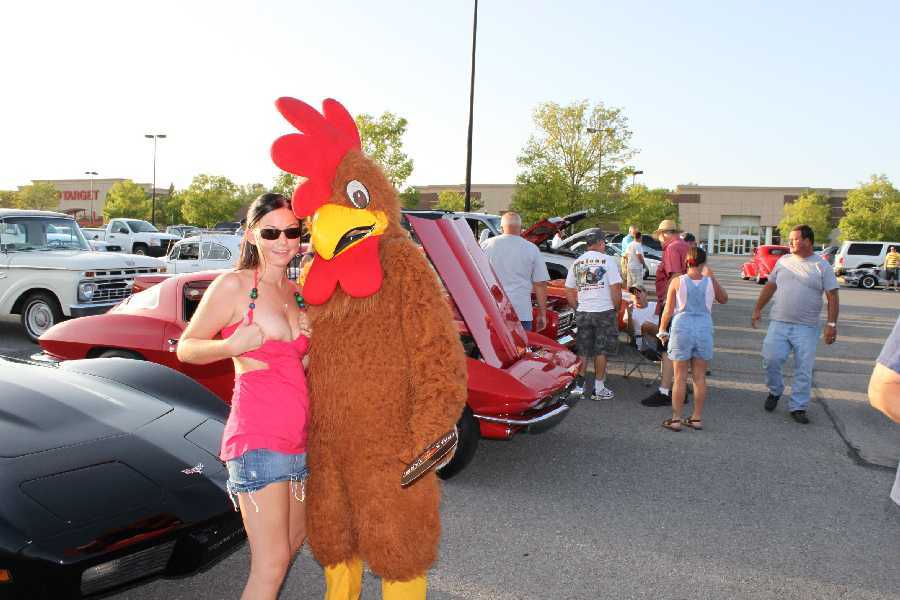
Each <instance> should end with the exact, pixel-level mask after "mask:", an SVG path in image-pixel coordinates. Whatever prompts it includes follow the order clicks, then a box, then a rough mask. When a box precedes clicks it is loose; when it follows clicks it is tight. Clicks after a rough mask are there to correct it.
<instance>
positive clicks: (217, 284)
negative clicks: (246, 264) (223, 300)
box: [209, 270, 252, 296]
mask: <svg viewBox="0 0 900 600" xmlns="http://www.w3.org/2000/svg"><path fill="white" fill-rule="evenodd" d="M250 285H252V281H250V278H249V276H248V274H247V271H238V270H234V271H228V272H227V273H223V274H221V275H219V276H218V277H216V278H215V280H213V282H212V284H210V286H209V294H215V295H217V296H218V295H223V296H224V295H226V294H228V295H232V294H237V293H239V292H240V291H241V290H243V289H245V288H248V286H250Z"/></svg>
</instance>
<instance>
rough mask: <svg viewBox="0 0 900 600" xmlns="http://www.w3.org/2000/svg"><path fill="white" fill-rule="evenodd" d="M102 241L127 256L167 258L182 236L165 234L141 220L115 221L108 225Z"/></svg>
mask: <svg viewBox="0 0 900 600" xmlns="http://www.w3.org/2000/svg"><path fill="white" fill-rule="evenodd" d="M101 239H102V241H104V242H107V243H109V244H114V245H116V246H119V247H121V248H122V252H125V253H126V254H140V255H146V256H165V255H167V254H168V253H169V248H171V246H172V244H174V243H175V242H177V241H178V240H180V239H181V236H177V235H172V234H170V233H163V232H161V231H159V230H158V229H157V228H156V227H155V226H154V225H153V224H152V223H149V222H147V221H142V220H140V219H113V220H111V221H110V222H109V223H108V224H107V225H106V230H105V234H104V235H103V236H102V237H101Z"/></svg>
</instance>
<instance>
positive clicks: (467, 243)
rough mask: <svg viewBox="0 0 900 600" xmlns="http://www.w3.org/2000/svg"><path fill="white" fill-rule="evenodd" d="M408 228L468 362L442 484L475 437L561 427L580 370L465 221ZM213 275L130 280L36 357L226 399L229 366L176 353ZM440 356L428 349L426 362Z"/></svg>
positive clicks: (62, 327) (416, 222)
mask: <svg viewBox="0 0 900 600" xmlns="http://www.w3.org/2000/svg"><path fill="white" fill-rule="evenodd" d="M409 221H410V224H411V225H412V227H413V229H414V231H415V234H416V237H417V238H418V240H419V241H420V242H421V244H422V246H423V248H424V249H425V251H426V253H427V255H428V257H429V259H430V260H431V262H432V264H433V265H434V267H435V270H436V271H437V272H438V274H439V275H440V278H441V280H442V281H443V283H444V287H445V288H446V290H447V292H448V294H449V297H450V298H452V301H453V305H454V308H455V313H456V315H457V323H458V326H459V330H460V338H461V340H462V343H463V346H464V348H465V350H466V354H467V356H468V388H469V397H468V403H467V406H466V409H465V410H464V412H463V415H462V418H461V419H460V422H459V424H458V426H459V436H460V445H459V449H458V450H457V453H456V456H455V457H454V458H453V460H452V461H451V462H450V463H449V464H448V465H447V466H445V467H444V468H443V469H442V470H441V472H440V474H441V476H442V477H450V476H452V475H453V474H455V473H457V472H458V471H460V470H462V468H463V467H465V465H466V464H468V462H469V461H471V459H472V457H473V456H474V454H475V450H476V448H477V444H478V440H479V438H480V437H486V438H492V439H509V438H511V437H512V436H513V435H515V434H516V433H518V432H523V431H530V432H532V433H537V432H540V431H545V430H547V429H550V428H552V427H553V426H555V425H556V424H558V423H559V422H560V421H562V419H563V418H565V416H566V415H567V413H568V412H569V410H570V408H571V407H572V406H574V404H575V402H577V400H578V397H572V398H571V399H570V398H569V390H570V388H571V387H572V384H573V382H574V377H575V374H576V373H577V370H578V367H579V366H580V363H579V360H578V358H577V357H576V356H575V355H574V354H572V352H570V351H569V350H568V349H567V348H566V347H564V346H562V345H560V344H558V343H556V342H555V341H553V340H551V339H549V338H546V337H544V336H542V335H540V334H536V333H531V332H526V331H525V330H524V329H522V326H521V324H520V323H519V321H518V319H517V317H516V314H515V310H514V309H513V308H512V305H511V304H510V302H509V299H508V298H507V297H506V295H505V294H504V292H503V289H502V288H501V287H500V284H499V282H498V281H497V279H496V277H495V276H494V273H493V271H492V270H491V268H490V265H489V263H488V260H487V257H486V256H485V255H484V253H483V252H482V251H481V248H480V247H479V246H478V245H477V244H476V243H475V240H474V238H473V237H472V234H471V232H470V231H469V230H468V226H467V225H466V224H465V222H463V221H457V220H453V219H450V218H445V217H442V216H439V215H438V214H436V218H423V217H410V218H409ZM220 273H222V271H206V272H200V273H185V274H183V275H176V276H172V277H164V276H162V277H152V278H142V279H138V280H136V282H135V284H136V285H135V289H136V290H141V291H136V293H134V294H133V295H132V296H131V297H130V298H128V299H127V300H125V301H123V302H122V303H121V304H119V305H117V306H115V307H114V308H113V309H112V310H110V311H109V312H108V313H106V314H103V315H97V316H91V317H83V318H79V319H72V320H70V321H64V322H62V323H59V324H58V325H56V326H54V327H52V328H51V329H50V330H48V331H47V332H46V333H45V334H44V335H42V336H41V338H40V344H41V347H42V348H43V350H44V354H43V356H42V358H43V360H51V361H53V360H55V361H62V360H70V359H80V358H94V357H98V356H107V357H108V356H118V357H123V358H134V359H143V360H149V361H153V362H157V363H160V364H163V365H166V366H169V367H171V368H173V369H176V370H178V371H181V372H183V373H185V374H187V375H188V376H190V377H192V378H194V379H196V380H197V381H198V382H200V383H201V384H203V385H204V386H206V387H207V388H209V389H210V390H212V391H213V392H214V393H215V394H216V395H218V396H219V397H220V398H222V400H223V401H225V402H228V401H229V400H230V398H231V393H232V388H233V385H234V367H233V363H232V362H231V361H230V360H227V361H219V362H216V363H213V364H209V365H203V366H197V365H189V364H185V363H182V362H181V361H179V360H178V358H177V356H176V354H175V348H176V346H177V344H178V339H179V337H180V336H181V333H182V332H183V331H184V329H185V328H186V327H187V324H188V321H189V320H190V318H191V316H192V315H193V313H194V310H196V308H197V305H198V304H199V302H200V299H201V298H202V296H203V293H204V292H205V291H206V289H207V287H209V284H210V283H211V282H212V280H213V279H215V278H216V277H217V276H218V275H219V274H220ZM313 340H314V341H313V343H315V338H313ZM440 352H441V349H440V348H435V349H434V353H435V360H440Z"/></svg>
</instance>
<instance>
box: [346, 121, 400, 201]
mask: <svg viewBox="0 0 900 600" xmlns="http://www.w3.org/2000/svg"><path fill="white" fill-rule="evenodd" d="M406 125H407V121H406V119H404V118H403V117H398V116H396V115H394V114H393V113H390V112H384V113H382V114H381V116H380V117H378V118H377V119H376V118H374V117H373V116H372V115H369V114H365V113H363V114H361V115H357V117H356V127H357V128H358V129H359V137H360V141H361V142H362V150H363V152H364V153H365V154H367V155H369V157H371V158H372V159H373V160H374V161H375V162H377V163H378V164H379V165H380V166H381V168H382V169H383V170H384V173H385V175H387V178H388V180H389V181H390V182H391V184H393V186H394V187H395V188H396V189H398V190H399V189H400V188H401V187H402V186H403V184H404V182H406V180H407V179H408V178H409V176H410V175H412V171H413V161H412V159H411V158H409V157H408V156H407V155H406V154H404V153H403V134H404V133H406Z"/></svg>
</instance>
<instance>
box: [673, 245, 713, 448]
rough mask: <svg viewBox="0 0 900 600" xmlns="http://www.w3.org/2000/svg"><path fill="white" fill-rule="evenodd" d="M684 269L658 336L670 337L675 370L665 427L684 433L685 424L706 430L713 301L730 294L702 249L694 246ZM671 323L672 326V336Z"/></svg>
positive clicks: (674, 289) (678, 279)
mask: <svg viewBox="0 0 900 600" xmlns="http://www.w3.org/2000/svg"><path fill="white" fill-rule="evenodd" d="M685 266H686V267H687V273H686V274H685V275H682V276H681V277H677V278H675V279H673V280H672V283H671V284H669V290H668V293H667V294H666V309H665V311H664V312H663V314H662V317H661V319H660V324H659V330H660V331H659V334H658V337H659V338H660V339H661V340H663V342H665V339H666V338H669V350H668V352H669V358H670V359H672V365H673V367H674V370H675V381H674V384H673V385H672V418H670V419H666V420H665V421H663V427H665V428H666V429H670V430H672V431H681V426H682V424H684V425H686V426H688V427H691V428H693V429H703V404H704V402H705V401H706V369H707V366H708V365H709V361H710V360H712V355H713V321H712V312H711V309H712V301H713V298H715V301H716V302H718V303H719V304H725V303H726V302H728V294H727V293H726V292H725V290H724V289H723V288H722V286H721V285H719V282H718V280H716V278H715V276H714V275H713V272H712V269H710V268H709V267H708V266H707V265H706V252H704V251H703V249H702V248H697V247H694V248H691V249H690V250H689V251H688V253H687V257H686V258H685ZM673 313H674V314H675V317H674V318H673V317H672V314H673ZM669 323H671V324H672V333H671V335H669V333H668V329H669ZM688 370H690V371H691V373H692V379H693V380H694V412H693V413H692V414H691V418H690V419H686V420H682V418H681V410H682V408H683V407H684V397H685V392H686V391H687V374H688Z"/></svg>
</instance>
